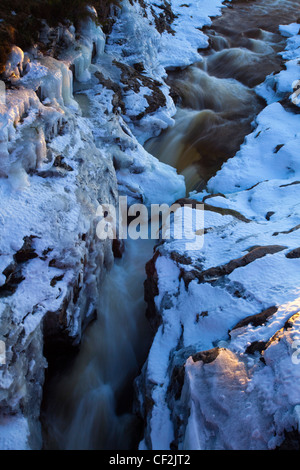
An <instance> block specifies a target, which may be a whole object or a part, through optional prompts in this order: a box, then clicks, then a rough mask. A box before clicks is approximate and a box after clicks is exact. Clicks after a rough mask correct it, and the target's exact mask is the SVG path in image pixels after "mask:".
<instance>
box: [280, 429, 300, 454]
mask: <svg viewBox="0 0 300 470" xmlns="http://www.w3.org/2000/svg"><path fill="white" fill-rule="evenodd" d="M275 450H300V432H299V430H298V429H292V431H286V430H285V431H284V441H283V442H282V443H281V444H280V446H277V447H276V449H275Z"/></svg>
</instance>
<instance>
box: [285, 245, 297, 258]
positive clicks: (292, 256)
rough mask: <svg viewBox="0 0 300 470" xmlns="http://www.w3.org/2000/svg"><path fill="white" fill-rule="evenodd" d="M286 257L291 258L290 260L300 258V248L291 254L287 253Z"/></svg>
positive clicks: (290, 252)
mask: <svg viewBox="0 0 300 470" xmlns="http://www.w3.org/2000/svg"><path fill="white" fill-rule="evenodd" d="M285 256H286V257H287V258H289V259H296V258H300V247H299V248H295V249H294V250H292V251H289V253H287V254H286V255H285Z"/></svg>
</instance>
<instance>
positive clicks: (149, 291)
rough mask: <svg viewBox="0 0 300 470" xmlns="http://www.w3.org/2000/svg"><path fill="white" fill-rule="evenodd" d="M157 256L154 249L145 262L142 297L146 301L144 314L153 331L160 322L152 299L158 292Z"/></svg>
mask: <svg viewBox="0 0 300 470" xmlns="http://www.w3.org/2000/svg"><path fill="white" fill-rule="evenodd" d="M158 256H159V252H158V251H156V253H155V255H154V256H153V258H152V259H151V260H150V261H148V263H147V264H146V274H147V279H146V281H145V282H144V298H145V302H147V310H146V316H147V318H148V320H149V321H150V324H151V327H152V329H153V330H154V331H157V329H158V327H159V326H160V325H161V322H162V319H161V316H160V315H159V313H158V312H157V309H156V305H155V300H154V299H155V297H156V296H157V295H158V294H159V290H158V274H157V271H156V267H155V263H156V260H157V258H158Z"/></svg>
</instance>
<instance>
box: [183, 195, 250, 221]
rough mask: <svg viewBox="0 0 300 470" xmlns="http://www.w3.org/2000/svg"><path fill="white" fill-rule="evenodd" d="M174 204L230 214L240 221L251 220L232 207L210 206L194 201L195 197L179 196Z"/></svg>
mask: <svg viewBox="0 0 300 470" xmlns="http://www.w3.org/2000/svg"><path fill="white" fill-rule="evenodd" d="M175 204H179V205H180V206H182V207H183V206H185V205H187V206H191V207H192V208H193V209H199V210H202V209H204V210H205V211H210V212H216V213H217V214H220V215H231V216H232V217H235V218H236V219H238V220H240V221H241V222H245V223H249V222H251V220H250V219H247V217H245V216H244V215H243V214H241V213H240V212H238V211H235V210H233V209H225V208H223V207H216V206H212V205H210V204H207V203H205V202H204V203H201V202H199V201H196V200H195V199H191V198H181V199H178V200H177V201H176V202H175Z"/></svg>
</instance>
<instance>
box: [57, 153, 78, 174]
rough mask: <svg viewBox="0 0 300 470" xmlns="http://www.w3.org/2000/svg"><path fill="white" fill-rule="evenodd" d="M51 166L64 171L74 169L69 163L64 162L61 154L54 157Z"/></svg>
mask: <svg viewBox="0 0 300 470" xmlns="http://www.w3.org/2000/svg"><path fill="white" fill-rule="evenodd" d="M53 166H54V167H55V168H60V169H62V170H65V171H74V170H73V168H72V167H71V166H70V165H68V164H67V163H66V162H64V157H63V156H62V155H58V156H57V157H56V158H55V161H54V164H53Z"/></svg>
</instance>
